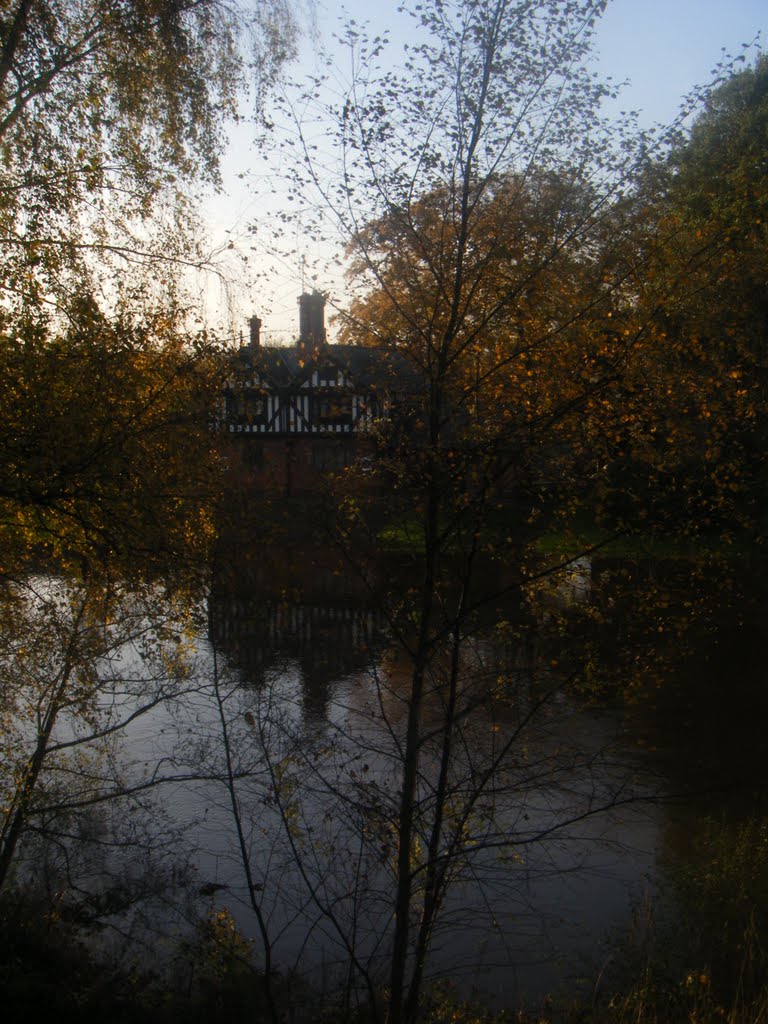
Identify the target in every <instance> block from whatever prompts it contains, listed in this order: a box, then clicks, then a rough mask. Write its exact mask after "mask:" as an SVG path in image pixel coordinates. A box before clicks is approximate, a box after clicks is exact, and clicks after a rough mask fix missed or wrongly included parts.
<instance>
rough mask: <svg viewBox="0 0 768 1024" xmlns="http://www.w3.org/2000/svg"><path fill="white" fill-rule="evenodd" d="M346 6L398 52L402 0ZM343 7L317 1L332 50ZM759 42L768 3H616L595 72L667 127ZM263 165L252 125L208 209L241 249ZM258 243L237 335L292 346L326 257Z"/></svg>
mask: <svg viewBox="0 0 768 1024" xmlns="http://www.w3.org/2000/svg"><path fill="white" fill-rule="evenodd" d="M343 6H344V8H346V10H347V11H349V12H350V16H351V17H353V18H355V19H356V20H357V21H358V22H359V23H362V22H366V21H367V22H369V23H370V24H371V28H372V29H373V31H374V33H375V32H377V31H379V30H380V29H381V28H382V27H385V26H386V27H388V28H390V29H391V30H392V38H393V50H394V49H395V47H396V43H397V38H398V34H397V28H396V27H397V24H398V21H397V15H396V13H395V12H396V8H397V6H398V2H397V0H378V2H377V3H375V4H373V3H371V0H346V2H345V3H344V5H343ZM341 10H342V4H341V3H338V4H337V3H333V2H331V0H325V2H324V3H322V2H318V3H317V5H316V18H317V32H318V34H319V36H320V38H321V40H322V41H323V42H324V44H325V45H326V46H328V47H330V46H331V45H332V38H331V37H332V34H333V32H334V31H336V30H337V29H338V25H339V20H338V19H339V16H340V14H341ZM406 24H408V23H407V22H406ZM756 37H759V38H758V43H759V46H760V47H761V48H762V49H768V2H766V0H613V2H611V3H609V7H608V10H607V12H606V14H605V16H604V17H603V19H602V22H601V24H600V26H599V28H598V31H597V40H596V42H597V53H596V57H597V65H596V66H597V69H598V70H599V71H600V72H601V73H602V74H603V75H604V76H610V77H612V78H613V79H615V80H617V81H623V80H625V79H628V80H629V85H628V86H627V87H626V88H625V90H624V92H623V96H622V99H621V102H620V108H621V109H632V110H640V111H642V114H641V123H643V124H645V125H650V124H655V123H660V124H666V123H668V122H670V121H671V120H673V119H674V117H675V115H676V113H677V111H678V108H679V105H680V102H681V99H682V97H683V96H684V95H685V94H686V93H687V92H689V91H690V90H691V89H692V88H693V87H694V86H696V85H703V84H705V83H706V82H708V81H709V80H710V79H711V78H712V72H713V69H714V67H715V65H716V64H717V63H718V61H719V60H720V59H721V58H722V56H723V53H724V52H726V53H730V54H732V55H736V54H738V53H739V52H740V50H741V45H742V44H743V43H751V42H753V41H754V40H755V38H756ZM751 52H752V59H753V57H754V51H751ZM311 63H312V45H311V44H310V43H309V42H307V43H305V44H304V45H303V46H302V58H301V60H300V63H299V65H298V66H295V67H293V68H292V69H291V74H292V76H293V77H298V76H299V75H300V74H301V71H302V69H303V68H305V69H306V70H307V71H311V70H313V69H312V67H311V66H310V65H311ZM263 160H264V158H263V155H260V154H259V152H258V151H257V150H256V149H255V148H254V146H253V145H252V142H251V138H250V136H249V134H248V130H247V128H241V129H240V130H238V132H237V134H236V135H234V136H233V140H232V145H231V147H230V152H229V153H228V155H227V157H226V159H225V162H224V180H225V191H224V194H223V195H221V196H218V197H215V199H213V200H212V201H211V202H210V203H208V204H207V207H206V214H207V217H208V221H209V223H210V226H211V233H212V235H213V238H214V240H215V241H216V242H217V243H222V242H226V240H227V239H229V238H232V239H234V240H235V242H236V244H237V245H238V247H241V248H242V247H243V246H245V247H246V248H248V244H249V243H248V235H247V230H246V228H247V225H248V223H249V222H255V223H257V224H258V223H259V222H260V220H261V221H262V222H263V221H265V220H266V217H265V214H266V209H267V206H268V204H269V203H270V202H274V200H272V199H270V197H269V195H268V193H267V191H266V189H262V190H261V191H260V190H259V186H258V182H259V181H260V180H261V179H260V177H259V172H258V169H259V167H260V165H261V164H263ZM247 171H250V172H252V173H253V172H254V171H255V174H254V176H253V177H252V179H251V181H252V184H249V183H248V179H247V178H243V177H241V175H243V174H244V173H245V172H247ZM227 232H229V233H227ZM253 241H254V242H255V243H256V251H250V252H249V264H248V266H247V267H246V268H245V269H244V272H243V274H242V280H241V281H240V284H239V286H237V287H235V288H234V289H233V291H232V293H231V295H230V305H229V315H230V317H231V321H232V323H233V324H234V325H236V326H235V329H239V328H240V326H242V328H243V329H244V330H246V334H247V329H246V322H247V320H248V317H249V316H251V315H252V314H253V313H258V315H259V316H261V317H262V318H263V320H264V329H265V332H266V334H267V337H268V338H270V339H271V340H272V341H276V342H281V341H282V342H285V343H288V342H290V341H291V340H293V338H294V337H295V334H296V331H297V328H298V312H297V305H296V299H297V296H298V295H299V293H300V292H301V288H302V269H301V257H300V253H301V252H302V251H306V252H307V253H308V259H309V261H310V262H311V259H312V257H313V256H315V257H316V256H317V255H318V253H317V252H314V253H313V252H312V251H311V250H312V243H311V242H309V241H308V240H305V239H302V238H300V237H298V236H297V239H296V255H295V256H293V257H291V258H289V259H288V260H287V261H280V262H279V264H275V263H272V264H270V263H267V262H266V261H264V260H263V259H262V258H261V257H260V254H259V251H258V246H259V244H260V243H259V238H258V233H257V236H256V238H255V239H254V240H253ZM249 278H250V280H249ZM304 285H305V287H306V288H308V289H309V288H311V287H313V286H314V287H318V288H319V289H321V290H323V291H331V292H333V291H335V292H336V294H338V292H339V290H340V287H341V286H340V279H339V277H338V275H336V276H335V277H334V275H333V274H332V272H331V271H330V270H329V271H328V272H327V274H325V275H323V274H320V275H319V276H318V277H317V278H310V279H307V278H305V280H304ZM209 301H210V303H211V306H212V308H215V309H218V308H219V307H220V305H221V296H220V295H218V296H217V295H213V296H212V297H211V296H209ZM214 315H215V314H214ZM272 332H273V333H272ZM331 340H333V339H332V338H331Z"/></svg>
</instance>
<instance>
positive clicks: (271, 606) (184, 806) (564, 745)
mask: <svg viewBox="0 0 768 1024" xmlns="http://www.w3.org/2000/svg"><path fill="white" fill-rule="evenodd" d="M511 578H512V572H511V570H509V569H505V570H504V571H503V572H502V571H501V570H499V569H498V567H496V568H494V569H493V573H492V574H491V575H490V576H489V577H488V579H487V580H485V581H484V585H485V586H486V587H487V590H488V592H491V593H499V594H501V593H503V594H504V595H505V599H504V600H503V601H502V600H498V601H496V600H495V601H493V602H490V604H489V606H488V607H487V608H484V609H483V612H482V614H478V615H477V616H476V617H475V618H474V619H473V620H472V627H473V631H472V632H469V631H468V632H467V635H465V636H464V637H463V638H462V645H461V652H460V669H461V671H460V680H461V685H460V690H459V698H460V700H461V701H462V702H463V706H464V707H465V708H466V711H467V713H466V715H464V717H463V718H462V719H461V731H460V736H459V739H460V742H461V745H460V746H457V749H456V752H455V757H454V762H453V770H452V774H451V776H450V780H449V781H450V786H451V789H450V791H449V801H448V806H449V807H450V809H451V813H452V814H453V815H454V816H456V818H457V819H458V818H459V817H460V815H461V814H462V813H463V808H465V807H466V801H467V791H468V787H470V786H471V785H472V784H474V783H476V781H477V779H478V778H480V777H481V775H482V773H483V772H484V771H485V769H486V766H487V765H488V764H489V763H493V762H494V759H495V758H496V757H497V755H499V754H501V753H502V752H503V753H504V758H503V760H502V761H500V762H499V765H498V768H497V770H496V771H495V773H494V775H493V780H492V784H489V785H487V786H486V787H485V788H484V790H483V793H482V799H481V800H478V801H477V802H476V803H475V805H474V806H473V807H472V813H471V814H467V815H466V819H465V820H464V821H463V823H462V830H463V831H462V832H461V835H462V841H463V842H464V843H465V855H464V856H463V857H462V858H461V862H460V864H459V865H458V866H457V868H456V871H455V873H454V876H453V879H452V883H451V887H450V889H449V891H448V896H447V899H446V903H445V906H444V913H443V916H442V924H441V927H440V929H439V930H438V932H437V934H436V935H435V940H434V946H433V956H432V959H431V962H430V972H431V975H432V976H445V975H448V976H450V977H451V978H453V979H454V980H461V981H463V983H464V991H469V989H470V988H471V986H472V985H477V986H479V987H480V988H481V989H482V990H484V991H486V992H489V993H491V994H493V995H495V997H496V998H497V999H498V1001H499V1002H502V1003H503V1002H516V1001H517V1000H518V999H519V998H520V997H521V996H522V997H528V998H530V999H533V998H535V997H536V996H539V995H541V994H543V993H544V992H545V991H547V990H548V989H549V988H551V987H552V985H553V984H555V983H557V982H558V981H559V980H562V978H563V977H565V976H567V975H568V974H569V973H571V972H573V971H578V970H580V969H581V967H582V966H583V960H584V958H590V957H598V959H599V956H600V955H601V954H600V953H599V940H600V939H601V937H603V936H604V935H605V934H606V933H608V932H609V931H610V929H612V928H615V929H617V930H621V929H623V928H626V927H628V926H629V924H630V922H631V918H632V912H633V906H634V903H635V901H637V900H640V899H641V898H642V896H643V894H644V893H645V892H646V891H648V890H649V889H650V890H651V891H654V889H655V878H656V876H657V875H658V873H659V870H661V871H668V865H669V863H670V862H672V861H675V860H676V859H677V860H679V859H680V857H682V856H685V855H686V852H687V851H686V846H690V843H688V842H687V840H686V839H685V837H686V836H687V837H690V836H691V834H692V833H693V832H695V830H696V829H697V828H698V827H699V826H698V822H699V820H700V814H701V809H702V808H701V805H700V804H697V803H696V802H695V801H694V800H693V799H692V790H697V791H702V790H706V792H707V798H708V803H707V806H706V808H705V809H706V812H707V813H711V812H712V809H713V807H714V806H715V804H716V798H715V796H714V793H715V790H718V791H719V792H720V804H721V806H722V801H723V788H724V786H723V785H722V783H723V780H724V779H727V780H728V786H737V785H738V786H739V789H738V792H739V793H744V792H745V790H744V788H743V787H744V783H745V781H751V782H752V783H753V784H754V788H753V789H752V791H751V794H750V796H749V798H748V799H745V805H749V803H750V801H751V806H752V807H754V794H755V792H756V789H758V788H759V787H760V786H761V785H762V784H763V783H764V781H765V780H766V779H768V771H767V770H766V753H765V745H764V743H763V741H762V720H761V717H760V715H759V714H758V713H757V712H758V711H760V710H761V709H764V707H765V705H764V702H765V693H766V692H768V690H766V688H765V686H764V669H763V664H764V663H763V659H762V653H761V650H762V643H761V641H762V627H761V623H762V618H761V614H762V613H761V612H760V611H759V610H758V608H757V606H755V610H754V611H753V610H750V609H749V608H748V607H747V605H745V603H744V601H743V600H739V601H730V600H727V599H726V598H727V596H728V595H727V592H726V590H725V588H724V587H723V583H722V578H721V577H718V578H717V588H716V587H715V586H714V585H713V582H714V581H713V577H711V576H710V577H708V576H707V574H706V573H703V572H699V571H698V570H695V571H694V570H693V569H690V568H689V569H688V570H686V569H685V568H684V567H683V566H681V565H679V564H675V565H670V566H662V565H659V564H658V563H654V564H652V565H651V564H648V565H645V564H643V565H640V564H637V563H624V562H607V561H602V562H599V563H597V562H593V563H588V562H580V563H578V564H576V563H575V564H574V566H573V567H570V568H569V570H568V572H567V573H564V574H562V576H556V577H554V578H553V579H551V580H549V581H546V583H544V584H541V585H539V586H537V587H535V588H528V589H525V588H524V589H523V590H522V591H521V590H520V588H516V587H515V586H514V585H513V584H514V580H513V579H512V584H510V579H511ZM377 584H378V586H377ZM413 586H414V583H413V580H411V579H409V577H408V572H407V567H405V568H404V567H403V566H402V565H397V564H382V565H381V566H378V567H377V573H375V574H370V575H369V576H368V577H367V578H366V579H365V580H363V579H361V578H360V577H359V576H356V575H350V574H348V573H344V572H342V571H341V570H340V568H339V566H337V565H334V564H333V563H332V562H331V561H330V560H328V561H327V562H326V564H320V565H318V564H317V563H316V562H315V563H314V564H312V565H311V569H310V570H307V571H303V570H301V568H300V566H294V567H285V566H284V567H283V568H282V570H281V571H276V570H275V569H274V568H273V567H268V568H267V567H262V568H260V569H259V571H258V572H256V571H252V572H251V573H250V574H249V575H248V576H247V577H246V576H244V575H243V574H239V575H238V577H237V578H236V579H235V580H232V579H231V578H230V579H229V580H227V581H226V582H225V581H221V580H220V581H219V582H218V583H217V585H216V587H214V589H213V592H212V594H211V598H210V604H209V631H210V641H211V643H212V645H213V648H212V649H211V648H209V647H208V645H207V643H206V642H201V645H200V649H199V652H198V663H197V666H196V668H195V672H194V675H191V676H190V680H189V683H190V685H189V688H188V693H187V695H186V696H185V698H184V700H183V701H181V702H177V703H174V704H171V703H169V704H167V705H164V706H162V707H158V709H157V710H156V711H155V713H154V714H153V715H152V716H150V717H147V718H144V719H142V720H141V721H137V722H136V723H133V725H132V727H131V729H130V730H128V732H127V733H126V741H125V744H124V748H123V751H122V756H123V765H122V771H123V773H124V776H125V778H126V779H129V780H130V779H135V780H139V781H140V780H142V779H145V778H146V777H147V775H148V774H151V773H157V774H158V775H162V774H163V773H166V775H167V782H166V783H165V784H164V785H163V787H162V788H161V789H160V790H159V791H158V794H159V796H158V799H160V800H161V803H162V809H163V813H164V814H166V815H167V816H168V819H169V823H170V824H169V828H170V829H172V830H174V834H181V833H182V832H184V833H185V835H186V842H187V844H188V849H189V851H190V852H191V856H192V858H193V859H194V861H195V863H196V865H197V869H198V872H199V885H198V887H197V890H196V892H198V894H199V896H198V899H199V902H200V909H201V910H205V908H206V906H208V905H209V904H210V905H211V906H213V905H217V906H221V905H227V906H229V907H230V908H231V909H232V910H233V912H234V913H235V916H236V920H237V923H238V926H239V927H240V928H241V930H242V931H243V932H244V934H245V935H247V936H248V937H250V938H252V939H253V940H254V942H255V943H257V946H258V942H259V929H258V927H257V924H256V920H255V916H254V912H253V907H252V905H251V893H249V892H248V891H247V889H246V887H245V885H244V883H243V870H242V864H241V863H240V861H239V846H238V841H237V836H236V832H235V829H234V826H233V819H232V802H231V799H230V796H231V794H230V793H229V792H228V789H227V784H228V772H227V765H226V764H225V761H224V753H223V732H222V729H223V728H225V729H226V734H227V739H228V742H229V745H230V750H231V754H232V765H231V768H232V771H233V777H234V778H235V780H236V783H235V786H236V795H237V802H238V806H239V809H240V813H241V815H242V825H243V829H244V835H245V841H246V845H247V849H248V851H249V857H250V865H251V869H252V873H253V877H254V878H255V879H256V884H257V886H258V892H257V901H258V905H259V908H260V910H261V912H262V914H263V916H264V919H265V921H266V923H267V928H268V931H269V934H270V941H271V942H272V943H273V946H274V948H273V955H274V958H275V961H276V962H277V963H278V964H280V965H282V966H283V967H285V968H289V967H295V968H296V969H298V970H300V971H301V972H302V973H305V974H307V975H309V976H310V977H311V978H312V979H313V980H314V981H315V982H317V983H320V984H329V985H330V984H332V983H333V982H334V981H336V980H338V979H339V977H340V976H341V975H342V974H343V972H344V970H345V969H346V967H347V966H348V963H349V947H348V945H345V940H344V938H343V936H342V934H341V933H340V930H339V928H340V927H341V926H343V928H345V929H346V930H347V937H348V936H349V935H354V939H353V942H352V945H353V948H354V950H355V954H356V955H358V956H360V957H361V958H365V959H366V962H368V963H371V964H372V965H373V966H374V967H375V966H376V965H377V964H383V962H384V961H385V959H386V953H387V950H388V943H389V941H390V938H391V920H392V879H393V857H394V854H395V850H396V835H395V830H394V826H395V824H396V820H397V814H398V795H399V787H400V786H401V768H402V765H401V762H400V760H399V744H400V743H401V740H402V735H403V730H404V728H405V722H406V718H407V711H408V695H409V692H410V686H411V684H412V672H413V665H412V663H411V661H410V660H409V657H408V654H407V652H406V650H405V648H404V645H403V644H402V643H399V644H398V643H395V642H394V638H393V632H392V625H391V624H392V621H393V618H394V615H393V607H394V606H395V604H396V602H395V601H394V600H390V599H391V598H392V596H393V595H394V597H395V598H397V597H399V596H400V595H402V594H406V593H408V592H409V590H410V589H412V588H413ZM452 597H453V595H452V594H447V595H446V600H447V601H450V600H451V599H452ZM396 625H399V623H396ZM214 653H215V656H214ZM446 658H447V654H446V652H445V651H443V652H440V653H439V654H436V656H435V658H434V659H433V661H432V662H431V664H430V673H429V674H428V677H427V696H426V699H425V703H424V712H423V722H422V725H423V728H424V732H425V736H426V739H425V741H424V744H423V756H422V761H421V764H420V774H419V780H418V787H419V790H418V792H419V799H420V801H421V805H422V807H423V808H424V809H425V812H428V810H429V807H430V801H433V800H434V799H435V792H436V788H435V780H436V777H437V772H438V770H439V757H440V745H439V741H440V737H441V732H440V730H441V728H442V726H443V724H444V722H445V717H446V691H445V686H444V680H445V677H446V671H447V670H448V668H449V660H446ZM214 682H215V684H216V685H214ZM724 693H727V700H724V698H723V695H724ZM724 709H725V711H726V712H727V714H725V713H724ZM750 712H751V713H750ZM430 733H431V734H430ZM733 792H735V790H732V791H731V795H732V793H733ZM658 795H662V796H663V797H665V798H668V797H670V796H671V795H675V796H676V797H678V799H677V800H676V801H675V802H673V803H670V802H667V801H666V800H665V801H651V802H644V801H643V799H638V798H644V797H649V796H658ZM681 795H684V796H685V798H686V799H685V802H683V801H682V800H681V799H679V798H680V797H681ZM728 799H730V797H728ZM733 803H734V802H733V801H731V806H733ZM600 808H605V813H596V812H597V811H598V810H599V809H600ZM681 837H683V838H682V839H681ZM475 841H476V842H475ZM473 843H475V845H473ZM179 850H180V851H181V844H179ZM180 857H181V854H180ZM330 909H332V910H333V915H331V914H330V913H329V910H330ZM337 925H338V926H339V927H337Z"/></svg>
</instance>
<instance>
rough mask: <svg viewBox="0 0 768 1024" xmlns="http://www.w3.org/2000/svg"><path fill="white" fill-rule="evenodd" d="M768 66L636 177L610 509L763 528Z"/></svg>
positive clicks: (688, 524)
mask: <svg viewBox="0 0 768 1024" xmlns="http://www.w3.org/2000/svg"><path fill="white" fill-rule="evenodd" d="M767 83H768V65H766V61H765V58H761V59H759V60H758V61H757V62H756V63H755V65H754V67H751V68H747V69H745V70H743V71H739V72H738V73H734V74H733V75H732V76H731V77H730V78H728V79H726V81H725V82H723V83H722V84H721V85H719V86H718V88H716V89H714V90H713V91H712V92H711V93H710V95H709V97H708V99H707V101H706V104H705V106H704V109H703V111H702V112H701V113H700V115H699V116H698V117H697V118H696V119H695V121H694V123H693V125H692V127H691V129H690V131H689V132H688V133H687V134H684V135H681V136H680V137H678V138H677V139H676V140H675V141H674V144H673V145H672V146H671V148H670V149H669V151H668V152H667V153H666V154H665V155H664V156H663V158H660V159H657V160H655V161H653V162H651V163H650V164H649V166H648V167H647V168H645V169H644V171H643V173H642V174H641V175H639V176H638V181H637V184H636V187H635V189H634V200H633V201H634V207H635V209H634V212H633V213H632V215H631V216H632V220H633V222H634V227H633V233H634V235H635V238H636V249H635V252H636V265H635V267H634V268H633V271H632V278H631V279H632V290H633V293H634V295H635V296H636V300H635V302H634V305H633V308H632V310H631V317H632V319H634V320H635V321H637V320H638V319H640V320H642V322H643V330H644V340H643V345H642V351H641V352H639V353H638V354H637V358H636V359H635V360H634V363H633V366H632V369H631V374H630V376H629V379H628V381H627V387H628V392H627V400H626V402H625V407H624V409H623V416H622V417H621V418H619V420H617V421H614V424H615V441H614V448H613V459H612V464H611V472H610V474H609V476H608V478H607V479H606V481H605V483H606V484H607V487H606V489H605V492H604V496H605V504H606V509H607V511H608V515H609V517H611V518H613V520H614V521H615V520H616V518H618V520H619V521H620V522H623V523H631V522H633V521H634V522H637V521H638V520H640V523H641V526H642V525H643V524H645V526H646V528H647V527H648V526H650V525H652V524H653V523H654V522H655V524H656V525H658V526H659V527H661V528H663V529H665V530H667V531H679V530H683V531H687V532H689V533H691V534H695V533H697V532H700V531H702V530H703V531H705V532H706V531H710V532H712V531H715V532H718V533H719V534H721V535H722V534H733V533H734V532H738V531H740V530H744V529H746V530H748V531H749V532H750V533H752V534H753V535H755V534H757V535H759V534H760V533H761V532H762V531H764V523H761V508H762V505H763V499H764V494H765V475H764V472H763V469H762V465H763V461H764V460H763V452H764V450H765V430H764V426H763V423H764V411H765V380H766V377H765V373H766V365H765V344H764V343H765V331H766V324H767V322H768V321H767V319H766V305H765V287H764V284H765V275H766V269H767V268H766V251H767V250H766V234H765V232H766V227H765V225H766V214H768V192H767V191H766V184H765V182H766V178H765V174H764V167H763V165H764V162H765V154H766V152H768V104H767V102H766V88H767Z"/></svg>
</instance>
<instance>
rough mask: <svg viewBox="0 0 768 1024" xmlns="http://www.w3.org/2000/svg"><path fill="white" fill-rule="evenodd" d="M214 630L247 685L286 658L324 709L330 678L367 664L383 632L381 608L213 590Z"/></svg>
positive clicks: (308, 697)
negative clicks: (313, 602)
mask: <svg viewBox="0 0 768 1024" xmlns="http://www.w3.org/2000/svg"><path fill="white" fill-rule="evenodd" d="M209 617H210V636H211V641H212V643H214V644H215V645H216V647H217V649H218V650H219V651H221V652H222V653H223V654H224V655H225V656H226V658H227V659H228V661H229V663H230V665H231V666H232V667H233V668H234V669H236V670H237V671H238V672H239V673H240V676H241V678H242V682H243V685H245V686H255V687H261V686H263V685H264V684H265V683H266V682H267V681H268V679H269V675H270V673H271V672H276V671H279V669H280V667H281V665H282V664H284V663H285V662H286V661H288V660H292V661H295V662H296V663H297V664H298V666H299V668H300V670H301V676H302V686H303V692H304V700H305V703H306V704H307V706H308V709H310V710H312V711H313V712H314V713H315V714H320V715H322V714H324V712H325V710H326V708H327V704H328V701H329V699H330V696H331V688H332V684H333V683H334V682H336V681H337V680H339V679H341V678H343V677H344V676H347V675H349V674H350V673H352V672H359V671H361V670H363V669H365V668H367V667H368V666H369V665H370V664H371V663H372V661H373V660H374V653H373V651H374V647H375V646H376V644H377V642H378V639H379V637H380V633H381V628H380V627H381V623H380V622H379V617H378V615H377V613H376V612H375V611H374V610H372V609H370V608H365V607H361V606H359V605H356V606H351V605H348V604H339V603H337V604H334V603H330V602H328V603H323V604H301V603H291V602H288V601H276V600H266V601H265V600H263V599H262V596H261V595H255V594H254V595H247V596H243V595H235V594H231V593H222V592H220V593H218V594H216V593H214V594H212V596H211V600H210V605H209Z"/></svg>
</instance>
